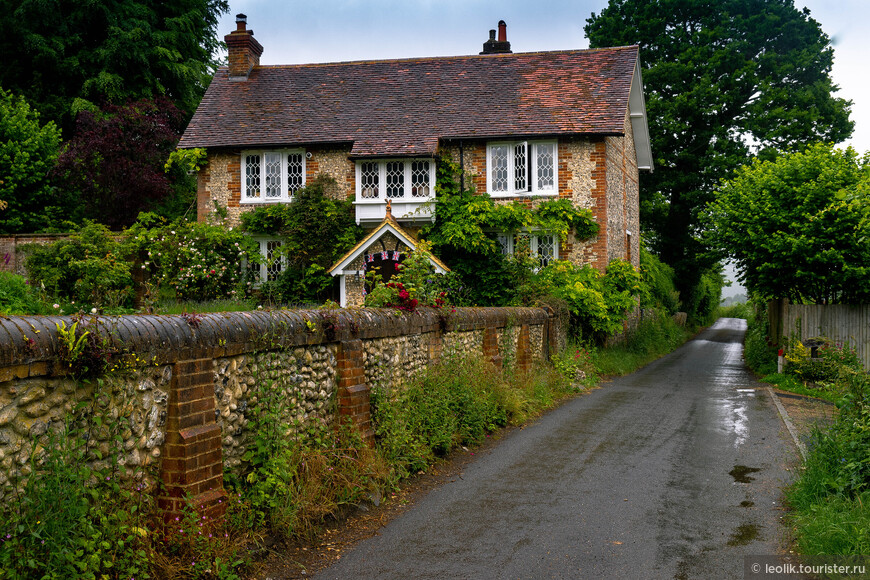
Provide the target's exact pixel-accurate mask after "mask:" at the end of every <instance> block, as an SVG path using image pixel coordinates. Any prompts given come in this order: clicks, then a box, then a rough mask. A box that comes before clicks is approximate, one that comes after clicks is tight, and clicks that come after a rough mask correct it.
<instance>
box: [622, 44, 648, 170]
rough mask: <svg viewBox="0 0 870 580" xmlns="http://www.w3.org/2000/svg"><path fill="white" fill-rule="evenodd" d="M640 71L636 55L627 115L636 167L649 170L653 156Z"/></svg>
mask: <svg viewBox="0 0 870 580" xmlns="http://www.w3.org/2000/svg"><path fill="white" fill-rule="evenodd" d="M640 71H641V68H640V57H638V59H637V60H636V61H635V63H634V74H633V75H632V79H631V92H630V93H629V95H628V116H629V119H630V120H631V133H632V136H633V137H634V150H635V155H636V156H637V168H638V169H645V170H647V171H650V172H651V171H652V170H653V157H652V149H651V148H650V142H649V125H648V124H647V117H646V101H645V99H644V96H643V78H642V77H641V72H640Z"/></svg>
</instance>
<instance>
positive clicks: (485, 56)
mask: <svg viewBox="0 0 870 580" xmlns="http://www.w3.org/2000/svg"><path fill="white" fill-rule="evenodd" d="M639 48H640V46H639V45H637V44H628V45H625V46H606V47H599V48H574V49H563V50H536V51H530V52H513V53H502V54H459V55H453V56H414V57H405V58H370V59H362V60H341V61H333V62H308V63H284V64H260V65H256V66H255V67H254V68H261V69H262V68H272V69H276V68H304V67H327V66H342V65H349V64H378V63H403V62H407V63H413V62H427V61H436V60H477V59H493V58H497V59H507V60H511V59H516V58H517V57H522V56H534V55H542V54H552V55H556V54H578V53H593V52H617V51H622V50H627V49H635V50H638V49H639ZM225 68H227V66H226V65H224V66H221V67H218V70H220V69H225Z"/></svg>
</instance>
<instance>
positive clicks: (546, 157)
mask: <svg viewBox="0 0 870 580" xmlns="http://www.w3.org/2000/svg"><path fill="white" fill-rule="evenodd" d="M557 161H558V155H557V144H556V142H555V141H511V142H499V143H489V144H487V146H486V189H487V191H488V192H489V194H490V195H492V196H494V197H499V196H508V195H556V193H558V183H559V176H558V163H557Z"/></svg>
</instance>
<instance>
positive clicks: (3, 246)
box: [0, 234, 69, 276]
mask: <svg viewBox="0 0 870 580" xmlns="http://www.w3.org/2000/svg"><path fill="white" fill-rule="evenodd" d="M68 237H69V234H17V235H11V236H0V270H2V271H5V272H14V273H16V274H20V275H22V276H24V275H26V271H25V269H24V260H25V259H26V258H27V251H26V249H25V246H27V245H28V244H52V243H54V242H56V241H58V240H63V239H66V238H68Z"/></svg>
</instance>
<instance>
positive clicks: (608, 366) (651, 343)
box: [592, 311, 689, 376]
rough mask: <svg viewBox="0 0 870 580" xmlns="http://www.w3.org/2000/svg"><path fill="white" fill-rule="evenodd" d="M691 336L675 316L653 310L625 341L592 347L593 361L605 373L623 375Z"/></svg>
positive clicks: (667, 351)
mask: <svg viewBox="0 0 870 580" xmlns="http://www.w3.org/2000/svg"><path fill="white" fill-rule="evenodd" d="M688 338H689V334H688V332H687V330H686V329H685V328H684V327H682V326H680V325H678V324H677V323H676V322H674V319H673V317H671V316H668V315H666V314H664V313H662V312H660V311H653V313H652V314H647V315H646V316H645V317H644V319H643V320H641V321H640V322H639V323H638V325H637V328H636V329H635V330H634V331H632V332H629V333H628V335H627V336H626V338H625V340H624V341H622V342H618V343H616V344H614V345H612V346H609V347H606V348H598V349H593V350H592V360H593V362H594V364H595V368H596V369H597V372H598V373H600V374H602V375H609V376H624V375H627V374H629V373H632V372H634V371H635V370H637V369H638V368H640V367H642V366H643V365H645V364H647V363H649V362H652V361H653V360H655V359H657V358H659V357H661V356H662V355H665V354H667V353H669V352H671V351H673V350H674V349H676V348H678V347H679V346H680V345H682V344H683V343H684V342H686V340H687V339H688Z"/></svg>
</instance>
